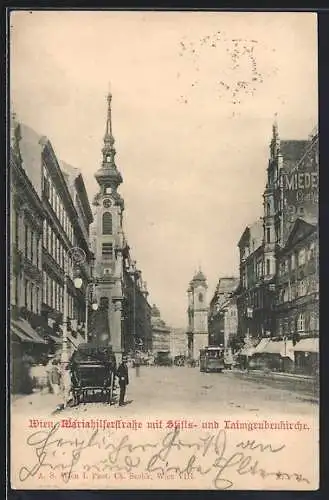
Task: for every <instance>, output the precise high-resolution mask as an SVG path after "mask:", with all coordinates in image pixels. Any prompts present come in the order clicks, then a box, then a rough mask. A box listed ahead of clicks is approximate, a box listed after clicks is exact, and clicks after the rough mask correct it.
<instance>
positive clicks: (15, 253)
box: [11, 245, 24, 274]
mask: <svg viewBox="0 0 329 500" xmlns="http://www.w3.org/2000/svg"><path fill="white" fill-rule="evenodd" d="M23 260H24V257H23V252H22V251H21V250H18V248H17V245H14V246H13V248H12V254H11V262H12V268H13V272H14V274H19V272H20V271H21V269H22V267H23Z"/></svg>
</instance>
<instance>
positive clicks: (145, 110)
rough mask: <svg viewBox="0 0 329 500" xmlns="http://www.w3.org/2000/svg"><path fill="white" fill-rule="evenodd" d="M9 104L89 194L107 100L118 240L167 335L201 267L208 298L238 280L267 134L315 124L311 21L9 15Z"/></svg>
mask: <svg viewBox="0 0 329 500" xmlns="http://www.w3.org/2000/svg"><path fill="white" fill-rule="evenodd" d="M10 44H11V45H10V79H11V82H10V99H11V102H12V105H13V108H14V110H15V112H16V114H17V118H18V120H19V121H21V122H23V123H25V124H26V125H29V126H30V127H32V128H34V130H36V131H37V132H38V133H40V134H42V135H46V136H47V137H48V138H49V139H50V141H51V143H52V145H53V147H54V150H55V152H56V154H57V156H58V158H60V159H61V160H63V161H65V162H67V163H69V164H71V165H73V166H75V167H77V168H79V169H81V171H82V173H83V176H84V180H85V184H86V189H87V192H88V195H89V199H90V201H92V198H93V196H94V194H95V193H96V191H97V183H96V181H95V179H94V173H95V172H96V170H97V169H98V168H99V167H100V164H101V147H102V140H103V136H104V131H105V120H106V105H107V104H106V94H107V92H108V90H109V88H110V89H111V92H112V95H113V99H112V118H113V132H114V136H115V147H116V150H117V155H116V163H117V167H118V169H119V170H120V172H121V174H122V176H123V180H124V182H123V184H122V185H121V187H120V193H121V194H122V196H123V197H124V199H125V222H124V224H125V233H126V235H127V238H128V241H129V245H130V247H131V253H132V256H133V258H134V259H136V260H137V267H138V268H139V269H141V271H142V273H143V279H144V280H145V281H146V282H147V285H148V289H149V293H150V295H149V302H150V303H151V304H153V303H156V304H157V305H158V307H159V309H160V311H161V315H162V318H163V319H164V320H165V321H166V322H167V323H168V324H170V325H172V326H175V327H182V328H184V327H185V326H186V324H187V313H186V309H187V295H186V290H187V287H188V284H189V281H190V280H191V279H192V277H193V274H194V273H195V271H196V270H197V269H198V268H199V266H201V269H202V270H203V272H204V273H205V275H206V277H207V280H208V299H210V298H211V296H212V294H213V292H214V289H215V286H216V284H217V282H218V279H219V278H220V277H223V276H233V275H235V276H238V273H239V256H238V249H237V242H238V240H239V238H240V236H241V234H242V232H243V230H244V228H245V227H246V226H247V225H248V224H251V223H252V222H254V220H256V219H257V218H258V217H260V216H261V215H262V193H263V190H264V187H265V179H266V167H267V163H268V155H269V142H270V140H271V133H272V123H273V120H274V117H275V116H277V122H278V126H279V134H280V136H281V138H283V139H305V138H307V137H308V135H309V134H310V133H311V131H312V129H313V128H314V126H315V125H316V124H317V120H318V118H317V107H318V102H317V24H316V14H312V13H227V12H225V13H224V12H217V13H211V12H207V13H206V12H146V11H144V12H142V11H141V12H109V11H108V12H106V11H93V12H86V11H85V12H83V11H62V12H60V11H57V12H56V11H32V12H28V11H17V12H13V13H12V14H11V18H10Z"/></svg>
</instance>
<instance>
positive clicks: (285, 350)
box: [257, 339, 294, 361]
mask: <svg viewBox="0 0 329 500" xmlns="http://www.w3.org/2000/svg"><path fill="white" fill-rule="evenodd" d="M264 340H265V339H264ZM257 347H259V348H258V350H257V353H259V354H262V353H264V354H279V355H280V356H282V357H283V358H290V359H291V360H292V361H294V350H293V343H292V341H291V340H286V341H284V340H280V341H279V342H273V341H271V340H270V341H269V340H267V341H266V343H265V342H264V343H263V345H262V346H260V344H258V346H257Z"/></svg>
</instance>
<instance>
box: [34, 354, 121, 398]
mask: <svg viewBox="0 0 329 500" xmlns="http://www.w3.org/2000/svg"><path fill="white" fill-rule="evenodd" d="M67 375H68V376H69V373H67ZM31 376H32V379H33V381H34V386H35V387H36V388H37V389H39V390H43V391H45V390H47V391H48V392H51V393H53V394H55V395H59V394H60V392H61V385H62V376H63V374H62V371H61V364H60V361H59V359H58V358H56V357H53V358H51V359H50V360H49V362H48V363H47V364H46V365H42V364H40V365H37V366H34V367H32V368H31ZM116 376H117V378H118V383H119V389H120V393H119V406H123V405H124V399H125V395H126V389H127V385H128V384H129V374H128V364H127V358H126V357H123V358H122V362H121V363H120V364H119V366H118V368H117V370H116ZM66 382H67V381H66ZM65 385H67V383H66V384H65Z"/></svg>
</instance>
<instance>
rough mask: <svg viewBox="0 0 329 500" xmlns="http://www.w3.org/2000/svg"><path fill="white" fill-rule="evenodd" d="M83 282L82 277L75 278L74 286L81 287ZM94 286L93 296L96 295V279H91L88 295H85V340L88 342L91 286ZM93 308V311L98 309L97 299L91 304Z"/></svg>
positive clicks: (87, 287) (88, 284)
mask: <svg viewBox="0 0 329 500" xmlns="http://www.w3.org/2000/svg"><path fill="white" fill-rule="evenodd" d="M82 284H83V281H82V279H81V278H80V277H77V278H75V279H74V286H75V287H76V288H78V289H79V288H81V287H82ZM91 286H92V287H93V297H94V292H95V288H96V283H95V282H94V281H91V282H89V283H87V285H86V296H85V308H86V309H85V342H88V319H89V295H90V287H91ZM91 308H92V310H93V311H97V310H98V303H97V301H95V300H93V302H92V304H91Z"/></svg>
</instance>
